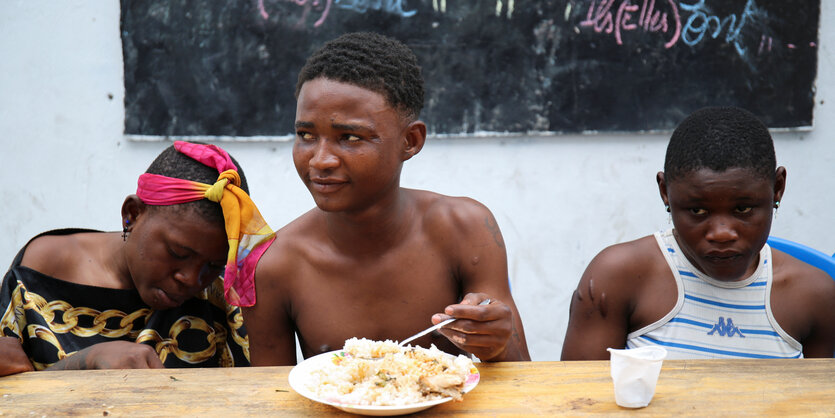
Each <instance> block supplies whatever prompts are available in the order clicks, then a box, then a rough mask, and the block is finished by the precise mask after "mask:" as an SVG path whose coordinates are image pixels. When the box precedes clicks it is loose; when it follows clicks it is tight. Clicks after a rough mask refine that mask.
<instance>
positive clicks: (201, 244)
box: [0, 141, 274, 375]
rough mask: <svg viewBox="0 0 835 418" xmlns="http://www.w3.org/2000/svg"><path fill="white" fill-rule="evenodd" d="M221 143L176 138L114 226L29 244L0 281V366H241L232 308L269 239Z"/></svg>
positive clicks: (7, 369) (5, 369) (244, 297)
mask: <svg viewBox="0 0 835 418" xmlns="http://www.w3.org/2000/svg"><path fill="white" fill-rule="evenodd" d="M247 193H248V192H247V185H246V179H245V177H244V175H243V172H242V171H241V170H240V169H239V168H238V166H237V164H236V163H235V161H234V160H233V159H232V158H231V157H230V156H229V154H227V153H226V151H224V150H223V149H221V148H219V147H217V146H214V145H206V144H197V143H188V142H182V141H177V142H175V143H174V145H173V146H171V147H169V148H167V149H166V150H165V151H163V152H162V153H161V154H160V155H159V156H158V157H157V158H156V159H155V160H154V162H153V163H152V164H151V166H150V167H149V168H148V170H147V171H146V173H145V174H142V175H141V176H140V177H139V181H138V187H137V191H136V194H134V195H129V196H128V197H127V198H126V199H125V201H124V203H123V204H122V211H121V227H122V231H121V232H99V231H93V230H85V229H62V230H54V231H49V232H45V233H43V234H40V235H38V236H36V237H35V238H33V239H32V240H30V241H29V243H27V244H26V246H24V248H23V249H21V250H20V252H19V253H18V255H17V257H15V259H14V262H13V263H12V266H11V268H10V269H9V271H8V272H7V273H6V276H5V277H4V279H3V284H2V287H0V315H2V316H0V375H5V374H11V373H17V372H21V371H27V370H45V369H50V370H58V369H108V368H161V367H226V366H245V365H249V350H248V349H249V347H248V339H247V335H246V330H245V328H244V327H243V321H242V317H241V315H240V310H239V308H238V307H237V306H249V305H252V304H253V303H254V302H255V300H254V291H253V290H254V289H253V285H252V272H253V270H254V266H255V264H256V263H257V260H258V258H259V257H260V255H261V253H263V251H264V250H265V249H266V248H267V247H268V246H269V243H270V242H272V239H273V237H274V234H273V231H272V230H271V229H270V227H269V226H268V225H267V224H266V222H264V220H263V218H262V217H261V215H260V213H259V212H258V209H257V208H256V207H255V205H254V204H253V202H252V200H250V198H249V195H248V194H247Z"/></svg>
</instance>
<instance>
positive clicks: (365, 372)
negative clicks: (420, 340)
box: [305, 338, 476, 406]
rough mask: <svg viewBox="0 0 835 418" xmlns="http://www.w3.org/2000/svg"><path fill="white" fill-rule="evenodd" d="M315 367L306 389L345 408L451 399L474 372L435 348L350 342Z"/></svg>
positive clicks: (464, 360)
mask: <svg viewBox="0 0 835 418" xmlns="http://www.w3.org/2000/svg"><path fill="white" fill-rule="evenodd" d="M330 360H331V361H328V362H324V363H323V365H322V366H321V367H318V368H316V369H314V370H313V371H312V373H311V375H310V377H309V380H308V381H307V382H305V386H306V387H307V388H308V389H309V390H310V391H312V392H313V393H315V394H316V396H318V397H319V398H321V399H323V400H326V401H329V402H339V403H343V404H349V405H392V406H394V405H396V406H400V405H410V404H414V403H419V402H426V401H432V400H436V399H443V398H446V397H447V396H452V397H453V398H454V399H457V400H460V399H461V394H462V393H463V392H462V390H463V388H464V384H465V383H466V382H467V378H468V376H469V375H470V373H471V372H476V369H475V366H474V365H473V362H472V360H470V359H469V358H468V357H466V356H463V355H459V356H458V357H454V356H452V355H449V354H447V353H444V352H443V351H441V350H438V349H437V348H436V347H435V346H434V345H433V346H432V347H430V348H429V349H425V348H422V347H402V348H401V347H399V346H398V345H397V343H395V342H393V341H391V340H386V341H372V340H367V339H365V338H363V339H356V338H351V339H350V340H347V341H345V347H344V348H343V350H342V352H340V353H337V354H335V355H334V356H333V357H331V359H330Z"/></svg>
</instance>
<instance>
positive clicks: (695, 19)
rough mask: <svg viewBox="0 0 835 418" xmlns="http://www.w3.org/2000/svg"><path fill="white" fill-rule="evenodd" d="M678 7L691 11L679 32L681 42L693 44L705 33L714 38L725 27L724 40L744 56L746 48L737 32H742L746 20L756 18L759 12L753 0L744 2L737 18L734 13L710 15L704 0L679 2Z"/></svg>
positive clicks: (699, 40) (702, 37)
mask: <svg viewBox="0 0 835 418" xmlns="http://www.w3.org/2000/svg"><path fill="white" fill-rule="evenodd" d="M679 7H681V9H682V10H684V11H689V12H692V13H693V14H692V15H690V17H689V18H687V21H686V22H685V23H684V28H683V29H682V33H681V40H682V42H684V43H685V44H687V45H689V46H694V45H696V44H698V43H699V42H701V41H702V39H704V36H705V34H709V35H710V36H711V37H712V38H713V39H716V38H718V37H719V35H721V34H722V31H723V30H725V29H726V28H727V32H726V33H725V42H728V43H732V44H733V46H734V48H736V52H737V53H738V54H739V55H740V56H743V57H744V56H745V53H746V48H745V47H744V46H743V45H742V43H741V40H740V39H739V34H740V32H742V28H743V27H744V26H745V23H746V21H747V20H748V19H756V18H757V15H758V14H759V9H758V8H757V5H756V4H755V3H754V0H748V1H747V2H746V3H745V9H744V10H743V11H742V13H741V14H740V15H739V18H737V16H736V15H734V14H731V15H728V16H725V17H724V18H721V19H720V18H719V16H715V15H710V14H709V11H708V10H707V7H706V6H705V0H699V1H697V2H696V3H693V4H687V3H685V2H679ZM711 28H712V30H711Z"/></svg>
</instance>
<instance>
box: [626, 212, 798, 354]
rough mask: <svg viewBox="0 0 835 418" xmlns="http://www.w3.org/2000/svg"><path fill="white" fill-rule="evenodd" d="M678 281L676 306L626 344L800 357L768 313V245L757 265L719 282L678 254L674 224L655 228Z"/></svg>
mask: <svg viewBox="0 0 835 418" xmlns="http://www.w3.org/2000/svg"><path fill="white" fill-rule="evenodd" d="M655 239H656V240H657V241H658V245H659V246H660V247H661V252H663V253H664V258H666V259H667V264H669V265H670V269H672V271H673V276H675V280H676V285H677V286H678V299H677V301H676V306H675V307H674V308H673V310H672V311H670V312H669V313H668V314H667V315H665V316H664V317H663V318H661V319H660V320H658V321H657V322H655V323H653V324H650V325H648V326H646V327H644V328H642V329H639V330H637V331H635V332H632V333H630V334H629V335H628V336H627V341H626V347H627V348H636V347H641V346H645V345H660V346H663V347H664V348H666V349H667V352H668V355H667V358H669V359H694V358H802V357H803V347H802V346H801V345H800V343H798V342H797V341H796V340H795V339H794V338H792V337H791V336H790V335H789V334H787V333H786V332H785V331H783V328H781V327H780V325H779V324H778V323H777V321H776V320H775V319H774V316H773V315H772V314H771V303H770V300H771V283H772V270H771V247H769V246H768V244H766V245H765V246H764V247H763V249H762V250H760V261H759V266H758V267H757V270H756V271H755V272H754V274H752V275H751V276H750V277H748V278H746V279H744V280H741V281H737V282H723V281H719V280H716V279H713V278H711V277H708V276H706V275H705V274H703V273H702V272H700V271H699V270H697V269H696V268H695V267H694V266H693V265H692V264H691V263H690V262H689V261H688V260H687V258H686V257H685V256H684V254H682V252H681V249H680V248H679V246H678V243H677V242H676V239H675V237H673V230H672V229H669V230H667V231H664V232H656V233H655Z"/></svg>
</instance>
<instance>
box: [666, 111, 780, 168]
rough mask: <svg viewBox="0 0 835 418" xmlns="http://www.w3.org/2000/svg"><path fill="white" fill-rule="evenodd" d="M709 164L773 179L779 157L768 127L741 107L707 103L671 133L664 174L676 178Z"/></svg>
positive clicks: (712, 166) (709, 165) (707, 166)
mask: <svg viewBox="0 0 835 418" xmlns="http://www.w3.org/2000/svg"><path fill="white" fill-rule="evenodd" d="M702 168H709V169H711V170H714V171H725V170H727V169H729V168H747V169H752V170H753V171H754V172H755V173H757V174H759V175H761V176H762V177H763V178H767V179H770V180H771V181H774V179H775V171H776V169H777V159H776V156H775V154H774V141H773V139H772V138H771V134H770V133H769V132H768V128H767V127H766V126H765V124H764V123H763V122H762V121H760V120H759V119H758V118H757V117H756V116H754V114H753V113H751V112H749V111H747V110H744V109H740V108H738V107H706V108H702V109H699V110H697V111H695V112H693V113H692V114H691V115H690V116H688V117H687V118H685V119H684V121H682V122H681V123H680V124H679V125H678V127H677V128H676V129H675V131H674V132H673V134H672V136H671V137H670V143H669V145H668V146H667V156H666V158H665V160H664V178H665V179H667V180H668V181H674V180H676V179H680V178H682V177H683V176H685V175H686V174H687V173H690V172H693V171H696V170H699V169H702Z"/></svg>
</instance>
